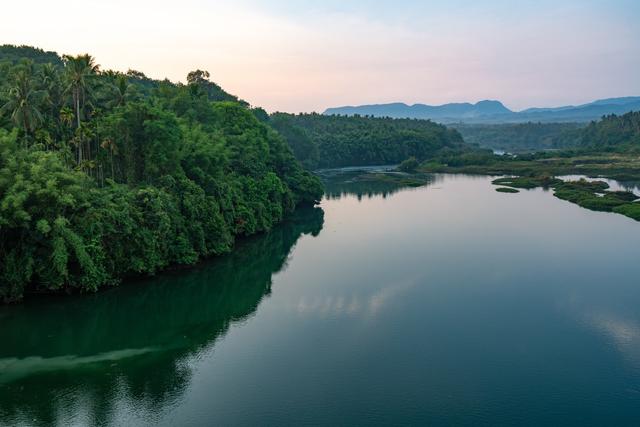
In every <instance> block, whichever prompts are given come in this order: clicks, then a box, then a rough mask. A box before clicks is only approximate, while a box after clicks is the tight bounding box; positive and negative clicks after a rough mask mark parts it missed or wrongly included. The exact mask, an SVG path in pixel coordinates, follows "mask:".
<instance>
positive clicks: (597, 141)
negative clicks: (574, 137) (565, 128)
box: [581, 111, 640, 154]
mask: <svg viewBox="0 0 640 427" xmlns="http://www.w3.org/2000/svg"><path fill="white" fill-rule="evenodd" d="M581 145H582V147H583V148H584V149H587V150H589V149H590V150H598V151H605V152H632V153H635V154H638V153H640V111H636V112H630V113H626V114H623V115H622V116H617V115H615V114H611V115H609V116H605V117H603V118H602V120H600V121H598V122H591V123H590V124H589V126H587V127H586V128H585V129H584V131H583V132H582V135H581Z"/></svg>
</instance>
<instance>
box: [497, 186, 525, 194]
mask: <svg viewBox="0 0 640 427" xmlns="http://www.w3.org/2000/svg"><path fill="white" fill-rule="evenodd" d="M496 191H497V192H498V193H519V192H520V191H519V190H516V189H515V188H510V187H498V188H496Z"/></svg>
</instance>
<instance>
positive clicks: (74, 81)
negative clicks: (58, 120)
mask: <svg viewBox="0 0 640 427" xmlns="http://www.w3.org/2000/svg"><path fill="white" fill-rule="evenodd" d="M63 59H64V64H65V76H66V80H67V87H66V90H67V92H70V93H71V97H72V98H73V106H74V109H75V113H76V129H77V130H78V131H80V126H81V124H82V113H83V111H84V108H85V105H86V101H87V98H88V97H89V95H90V94H91V87H92V85H91V79H92V77H93V76H95V75H96V74H97V73H98V72H99V71H100V66H99V65H98V64H96V62H95V59H94V58H93V57H92V56H91V55H88V54H84V55H78V56H70V55H65V56H64V57H63ZM78 137H79V142H78V164H81V163H82V161H83V160H84V157H83V147H82V145H83V141H82V133H81V132H78Z"/></svg>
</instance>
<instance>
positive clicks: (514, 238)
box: [0, 170, 640, 426]
mask: <svg viewBox="0 0 640 427" xmlns="http://www.w3.org/2000/svg"><path fill="white" fill-rule="evenodd" d="M357 175H358V172H356V171H353V170H350V171H348V172H345V173H334V174H332V175H331V176H329V177H327V178H326V179H327V181H328V183H327V189H328V191H327V193H328V194H327V196H326V197H325V199H324V200H323V201H322V203H321V205H320V207H319V208H315V209H304V210H300V211H298V212H297V213H296V214H295V215H294V216H293V217H292V218H291V219H290V220H288V221H287V222H286V223H284V224H283V225H281V226H278V227H277V228H275V229H274V230H273V231H271V232H270V233H268V234H266V235H263V236H258V237H254V238H251V239H247V240H244V241H242V242H240V244H239V245H238V248H237V250H236V251H235V252H234V253H233V254H231V255H228V256H224V257H221V258H218V259H215V260H212V261H209V262H206V263H203V264H201V265H199V266H197V267H196V268H193V269H190V270H181V271H174V272H170V273H166V274H162V275H159V276H157V277H155V278H148V279H139V280H135V281H131V282H128V283H124V284H123V285H121V286H120V287H119V288H116V289H113V290H109V291H105V292H102V293H99V294H96V295H88V296H72V297H58V298H31V299H28V300H27V301H26V303H24V304H22V305H17V306H9V307H1V308H0V325H1V327H0V425H43V426H45V425H46V426H49V425H61V426H73V425H78V426H84V425H109V426H110V425H114V426H115V425H117V426H120V425H136V426H137V425H141V426H205V425H296V426H300V425H328V426H329V425H330V426H336V425H417V424H428V425H469V426H472V425H473V426H477V425H491V426H498V425H514V424H517V425H565V426H587V425H616V426H621V425H638V423H639V422H640V262H639V261H640V223H638V222H635V221H633V220H631V219H629V218H626V217H624V216H621V215H616V214H611V213H602V212H592V211H589V210H585V209H582V208H580V207H578V206H576V205H573V204H570V203H568V202H565V201H562V200H559V199H556V198H555V197H553V195H552V193H551V192H549V191H544V190H542V189H535V190H530V191H522V192H520V193H518V194H502V193H498V192H496V191H495V187H494V186H492V185H491V178H489V177H471V176H462V175H435V176H433V178H432V180H431V182H430V183H429V184H428V185H426V186H424V187H419V188H399V187H398V186H396V185H394V184H392V183H389V182H373V181H363V180H359V179H358V176H357Z"/></svg>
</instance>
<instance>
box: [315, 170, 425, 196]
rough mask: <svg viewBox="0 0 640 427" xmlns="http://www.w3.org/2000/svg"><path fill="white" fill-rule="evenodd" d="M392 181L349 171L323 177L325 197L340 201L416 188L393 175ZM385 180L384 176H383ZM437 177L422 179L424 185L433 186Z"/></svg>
mask: <svg viewBox="0 0 640 427" xmlns="http://www.w3.org/2000/svg"><path fill="white" fill-rule="evenodd" d="M388 177H389V178H390V179H380V177H379V176H377V175H375V174H369V173H367V172H363V171H348V172H344V173H336V174H333V175H325V176H323V177H322V178H323V182H324V184H325V197H326V198H328V199H340V198H342V197H345V196H349V195H352V196H356V197H357V198H358V200H361V199H362V198H363V197H368V198H371V197H376V196H382V197H383V198H386V197H387V196H390V195H393V194H395V193H397V192H399V191H404V190H407V189H411V188H415V186H410V185H407V184H406V183H403V181H402V179H397V177H396V179H392V178H393V177H394V176H393V175H388ZM383 178H384V176H383ZM436 178H437V176H430V177H429V178H426V177H421V180H423V181H424V185H431V184H433V183H434V182H435V180H436Z"/></svg>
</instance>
